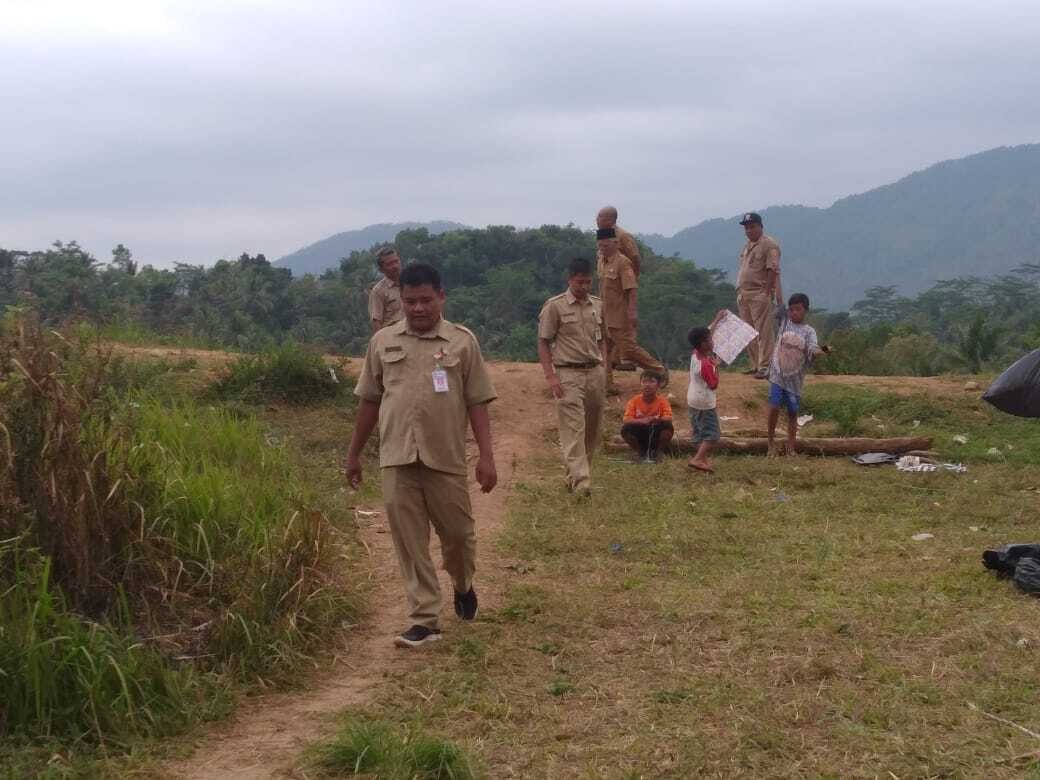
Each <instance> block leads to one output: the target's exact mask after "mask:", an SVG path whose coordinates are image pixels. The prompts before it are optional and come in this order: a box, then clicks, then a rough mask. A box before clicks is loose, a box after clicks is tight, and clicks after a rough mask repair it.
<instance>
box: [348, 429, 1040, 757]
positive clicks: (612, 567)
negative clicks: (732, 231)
mask: <svg viewBox="0 0 1040 780" xmlns="http://www.w3.org/2000/svg"><path fill="white" fill-rule="evenodd" d="M1025 430H1028V429H1025ZM1015 431H1017V433H1018V434H1021V432H1022V431H1021V430H1020V429H1015ZM1036 445H1037V443H1036V442H1033V444H1032V446H1033V447H1035V446H1036ZM1022 446H1028V445H1026V444H1023V445H1022ZM1025 460H1027V461H1028V460H1031V458H1027V459H1025ZM558 469H559V466H558V463H557V461H556V459H555V458H554V457H551V456H545V457H542V458H540V459H539V460H537V461H536V462H535V463H534V464H532V465H531V466H530V468H529V470H528V480H527V482H526V483H524V484H522V485H519V486H517V487H516V488H515V490H514V494H513V496H512V503H511V507H512V511H511V517H510V521H509V526H508V529H507V532H506V536H505V538H504V539H503V540H502V544H503V545H504V547H505V549H506V551H507V553H508V555H510V556H512V557H514V558H517V559H519V561H520V562H521V565H520V566H519V567H517V570H518V572H519V571H522V572H524V573H523V574H520V573H514V574H512V575H511V576H513V577H514V580H513V582H512V584H511V585H510V587H509V590H508V594H507V595H508V598H507V603H506V605H505V606H504V607H503V608H501V609H499V610H497V611H494V612H485V613H484V614H482V615H481V616H480V617H479V618H478V620H477V622H476V623H475V624H474V625H472V626H459V625H457V624H456V625H453V626H452V630H451V631H450V632H449V633H448V635H447V637H446V638H447V641H445V642H442V643H439V645H438V646H435V647H433V648H432V649H431V650H430V654H431V662H430V664H429V665H428V667H426V669H425V670H424V671H421V672H418V673H416V672H414V671H409V672H407V673H401V674H400V675H399V676H391V677H390V678H389V680H388V684H387V685H386V686H384V688H383V691H382V694H381V696H380V698H379V699H378V701H377V702H376V703H375V704H374V705H373V707H372V708H371V711H370V712H369V713H368V714H370V715H372V716H375V717H382V718H387V719H391V720H394V721H398V722H402V723H403V724H407V725H408V726H409V727H414V728H427V729H431V730H436V731H437V732H438V733H443V734H445V735H446V736H449V737H451V738H453V739H455V740H456V741H458V742H459V743H460V744H462V745H464V746H465V747H466V748H467V749H468V750H469V751H470V752H471V753H473V754H474V755H476V756H477V757H478V759H479V761H480V762H481V763H482V764H483V765H484V766H486V767H487V771H488V775H489V776H492V777H691V776H702V775H704V776H726V777H729V776H741V775H742V776H748V777H802V776H806V777H819V776H824V777H839V776H840V777H848V776H856V777H876V776H892V775H894V776H898V777H932V776H942V777H953V776H987V777H1015V776H1020V775H1021V773H1022V772H1023V771H1027V770H1028V769H1029V768H1030V767H1033V768H1035V766H1034V765H1033V764H1031V762H1033V761H1035V754H1034V752H1035V751H1036V750H1037V749H1038V748H1040V740H1038V739H1035V738H1033V737H1031V736H1029V735H1028V734H1026V733H1025V732H1023V731H1022V730H1020V729H1018V728H1016V727H1015V726H1014V725H1009V724H1008V723H1005V722H1001V721H998V720H995V719H993V718H991V717H987V716H986V715H984V714H983V713H989V714H990V715H994V716H996V717H998V718H1002V719H1004V720H1005V721H1009V722H1010V723H1012V724H1018V725H1020V726H1022V727H1024V728H1025V729H1027V730H1031V731H1040V721H1038V719H1037V716H1036V708H1035V702H1036V699H1037V694H1038V693H1040V674H1038V673H1037V671H1036V661H1037V655H1036V654H1037V652H1038V651H1040V628H1038V624H1037V621H1036V619H1035V618H1036V609H1037V606H1036V602H1035V601H1034V600H1031V599H1028V598H1026V597H1023V596H1021V595H1019V594H1017V593H1016V592H1015V591H1014V590H1013V589H1012V588H1011V587H1010V586H1009V585H1008V584H1007V583H1004V582H999V581H997V580H995V579H993V578H992V577H991V576H990V575H989V574H988V573H987V572H985V571H984V570H983V568H982V567H981V565H980V562H979V553H980V551H981V550H982V549H983V548H984V547H986V546H988V545H991V544H995V543H998V542H1004V541H1010V540H1026V539H1032V538H1034V536H1035V533H1036V523H1035V515H1036V509H1037V505H1038V503H1040V495H1038V489H1040V470H1038V469H1037V468H1035V467H1033V466H1031V465H1026V464H1025V463H1024V464H1023V465H1020V466H1015V465H992V464H986V463H977V464H973V465H972V466H971V471H970V472H969V473H968V474H963V475H954V474H945V473H939V474H921V475H908V474H899V473H897V472H895V471H894V469H892V468H887V469H867V468H862V467H857V466H854V465H853V464H851V463H849V462H848V461H845V460H826V461H825V460H805V459H796V460H779V461H767V460H765V459H762V458H751V457H731V458H720V459H719V461H718V475H717V476H715V477H711V478H697V477H695V476H694V475H691V474H689V473H688V470H687V469H686V468H685V467H684V465H683V463H682V461H678V460H673V461H668V462H666V463H664V464H662V465H661V466H657V467H646V466H634V465H625V464H621V463H616V462H603V461H601V462H600V463H599V464H598V466H597V469H596V471H597V474H596V479H597V484H598V486H599V488H600V489H599V492H598V493H597V495H596V497H595V498H594V500H593V501H592V502H590V503H584V504H583V503H576V502H574V501H573V500H571V499H570V497H568V496H566V495H564V494H563V493H562V492H561V490H560V488H559V480H558V476H557V475H558ZM974 529H978V530H974ZM922 531H927V532H930V533H932V534H934V536H935V538H934V539H932V540H930V541H927V542H914V541H912V540H911V538H910V537H911V536H912V535H913V534H916V533H918V532H922ZM973 705H974V706H975V707H977V709H976V708H973ZM888 773H891V775H889V774H888Z"/></svg>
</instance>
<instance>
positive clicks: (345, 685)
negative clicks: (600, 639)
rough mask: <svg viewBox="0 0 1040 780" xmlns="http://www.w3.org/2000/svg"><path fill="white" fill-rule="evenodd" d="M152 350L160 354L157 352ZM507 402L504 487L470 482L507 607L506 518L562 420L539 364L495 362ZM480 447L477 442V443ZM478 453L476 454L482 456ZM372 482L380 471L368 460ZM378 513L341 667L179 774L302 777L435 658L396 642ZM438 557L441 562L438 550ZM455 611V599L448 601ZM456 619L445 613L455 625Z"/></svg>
mask: <svg viewBox="0 0 1040 780" xmlns="http://www.w3.org/2000/svg"><path fill="white" fill-rule="evenodd" d="M150 352H151V351H150ZM491 372H492V377H493V379H494V382H495V387H496V389H497V390H498V393H499V399H498V400H497V401H496V402H495V403H494V404H492V406H491V417H492V431H493V436H494V444H495V461H496V465H497V468H498V477H499V482H498V487H497V488H496V489H495V490H494V491H493V492H492V493H491V494H489V495H484V494H482V493H480V491H479V489H476V488H471V492H472V495H473V508H474V514H475V516H476V518H477V524H478V527H477V534H478V539H479V542H480V546H479V559H478V562H477V586H478V592H479V594H480V597H481V606H482V607H488V608H494V607H495V606H497V604H498V603H499V600H500V598H501V593H502V585H503V583H504V581H505V579H506V577H505V575H504V574H503V567H504V562H503V561H502V560H501V558H500V556H499V553H498V551H497V550H496V546H495V539H496V537H497V536H498V533H499V531H500V530H501V528H502V525H503V523H504V520H505V512H506V503H507V501H508V498H509V494H510V490H511V487H512V484H513V481H514V478H515V476H516V472H517V468H518V466H519V465H520V464H521V463H522V461H523V460H524V459H525V458H526V457H527V455H529V454H530V453H531V452H532V451H533V450H534V449H535V448H537V447H540V446H544V445H543V443H542V440H541V437H542V433H543V431H544V430H545V428H546V427H547V426H551V425H552V424H553V423H554V421H555V414H554V412H553V408H552V405H551V403H550V401H549V399H548V398H547V396H546V394H545V389H544V382H543V380H542V376H541V373H540V371H539V369H538V367H537V366H532V365H524V364H511V363H498V364H495V365H493V366H491ZM471 445H472V443H471ZM474 459H475V453H474ZM367 466H368V471H367V473H366V478H367V479H372V478H374V477H376V470H375V469H374V464H367ZM366 508H367V509H370V510H378V511H379V512H380V514H379V516H378V517H376V518H374V519H371V520H364V519H363V520H361V521H360V522H361V524H362V525H361V528H360V529H359V536H360V538H361V540H362V542H363V543H364V545H365V547H366V548H367V549H368V550H369V552H370V556H371V557H370V565H371V578H372V582H373V583H374V587H373V591H372V593H371V600H370V610H369V613H368V616H367V618H366V619H365V622H364V623H363V625H362V626H361V627H360V628H359V629H358V630H357V631H356V632H355V633H353V634H351V635H350V637H349V638H348V639H347V640H346V641H345V643H344V646H343V647H342V648H341V649H340V650H339V651H338V652H337V653H336V659H335V663H334V664H333V666H332V668H331V669H330V670H329V671H328V672H327V673H326V674H324V675H322V676H320V677H319V679H318V680H317V681H316V682H315V683H314V684H313V686H312V687H310V688H309V689H307V690H302V691H294V692H292V693H284V694H271V695H262V696H257V697H255V698H253V699H250V700H249V701H247V702H245V703H243V704H242V705H241V706H240V707H239V708H238V709H237V710H236V712H235V714H234V715H233V716H232V717H231V718H230V719H229V720H228V721H227V722H224V723H221V724H219V725H217V726H215V727H214V728H213V729H212V730H211V731H210V732H209V733H208V734H207V735H206V736H205V737H204V738H203V740H202V741H201V742H200V743H199V745H198V747H197V749H196V750H195V752H194V754H193V755H192V756H191V757H190V758H188V759H186V760H184V761H181V762H178V763H175V764H171V765H169V766H167V767H166V770H167V773H168V774H169V776H170V777H178V778H205V779H206V780H215V779H217V778H278V777H294V776H297V775H295V774H294V767H295V765H296V763H297V760H298V758H299V754H300V752H301V751H302V750H303V748H304V747H305V746H306V745H308V744H310V743H312V742H313V741H315V739H317V738H318V737H320V736H321V735H322V734H323V733H326V732H328V731H329V730H331V728H332V727H333V725H334V723H333V720H332V716H334V715H335V714H337V713H339V712H341V711H342V710H344V709H346V708H348V707H350V706H360V705H363V704H364V703H365V702H366V701H368V700H369V699H370V698H371V697H372V696H373V693H374V691H375V690H376V689H377V688H378V686H379V685H380V684H381V682H382V680H383V679H384V677H385V676H386V675H387V673H389V672H391V671H398V670H407V669H409V668H416V667H418V666H420V665H422V664H425V663H427V661H426V660H424V657H423V653H422V651H407V650H400V649H397V648H395V647H393V645H392V638H393V636H394V634H395V633H396V632H398V631H400V630H401V629H402V628H405V627H406V624H407V610H406V607H405V598H404V592H403V588H402V586H401V582H400V578H399V576H398V572H397V563H396V559H395V557H394V552H393V548H392V545H391V541H390V535H389V534H388V533H386V532H385V530H386V529H385V520H384V518H383V516H382V511H381V510H382V507H379V506H372V507H366ZM434 559H435V560H437V559H438V555H437V553H436V551H434ZM441 587H442V589H443V590H444V592H445V593H446V594H450V593H451V583H450V581H449V580H448V579H447V577H446V575H444V573H443V572H442V573H441ZM446 611H447V613H450V612H451V606H450V601H449V602H448V603H447V604H446ZM454 621H455V617H454V616H453V615H450V616H449V615H446V616H445V623H446V629H447V630H448V631H451V630H453V628H454V626H453V623H454Z"/></svg>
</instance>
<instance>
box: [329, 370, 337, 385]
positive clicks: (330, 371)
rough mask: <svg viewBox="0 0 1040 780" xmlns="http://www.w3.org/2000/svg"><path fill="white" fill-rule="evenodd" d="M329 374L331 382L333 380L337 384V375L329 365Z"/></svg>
mask: <svg viewBox="0 0 1040 780" xmlns="http://www.w3.org/2000/svg"><path fill="white" fill-rule="evenodd" d="M329 376H330V377H332V381H333V382H335V383H336V384H337V385H338V384H339V377H338V376H336V369H334V368H333V367H332V366H329Z"/></svg>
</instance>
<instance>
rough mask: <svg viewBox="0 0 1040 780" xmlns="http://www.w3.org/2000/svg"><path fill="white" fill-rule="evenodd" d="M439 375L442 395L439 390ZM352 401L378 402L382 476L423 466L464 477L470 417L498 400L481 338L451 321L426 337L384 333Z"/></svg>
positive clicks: (404, 331)
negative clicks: (440, 374)
mask: <svg viewBox="0 0 1040 780" xmlns="http://www.w3.org/2000/svg"><path fill="white" fill-rule="evenodd" d="M438 368H441V369H443V370H444V371H445V372H446V374H447V379H448V390H447V392H444V393H438V392H436V391H435V390H434V380H433V372H434V371H435V370H437V369H438ZM354 393H355V395H358V396H360V397H361V398H364V399H366V400H368V401H376V402H380V407H379V465H380V467H381V468H388V467H390V466H407V465H408V464H410V463H415V462H416V461H420V460H421V461H422V462H423V463H424V464H425V465H426V466H429V467H430V468H431V469H435V470H436V471H444V472H447V473H448V474H465V473H466V426H467V424H468V422H469V418H468V415H467V410H468V409H469V407H471V406H476V405H477V404H484V403H488V402H489V401H493V400H494V399H495V388H494V387H493V386H492V384H491V378H490V377H489V376H488V372H487V367H486V366H485V365H484V358H483V356H482V355H481V354H480V345H479V344H478V343H477V337H476V336H474V335H473V333H472V332H470V331H469V330H467V329H466V328H464V327H462V326H461V325H455V324H454V323H451V322H448V321H447V320H441V321H440V322H439V323H438V324H437V326H436V327H434V328H433V329H432V330H430V331H429V332H427V333H413V332H412V331H411V330H409V329H408V322H407V320H402V321H401V322H399V323H397V324H395V325H392V326H390V327H388V328H383V329H382V330H380V331H378V332H377V333H376V334H375V335H374V336H372V340H371V341H370V342H369V344H368V352H367V353H366V354H365V365H364V367H363V368H362V370H361V378H360V379H359V380H358V384H357V387H356V388H355V390H354Z"/></svg>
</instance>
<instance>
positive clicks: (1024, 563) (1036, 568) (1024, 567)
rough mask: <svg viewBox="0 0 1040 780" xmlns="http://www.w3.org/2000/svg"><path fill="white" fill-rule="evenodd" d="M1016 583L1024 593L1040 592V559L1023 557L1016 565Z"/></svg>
mask: <svg viewBox="0 0 1040 780" xmlns="http://www.w3.org/2000/svg"><path fill="white" fill-rule="evenodd" d="M1015 584H1016V585H1017V586H1018V589H1019V590H1021V591H1023V592H1024V593H1033V594H1037V593H1040V561H1038V560H1037V559H1036V558H1022V559H1021V560H1019V562H1018V566H1016V567H1015Z"/></svg>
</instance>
